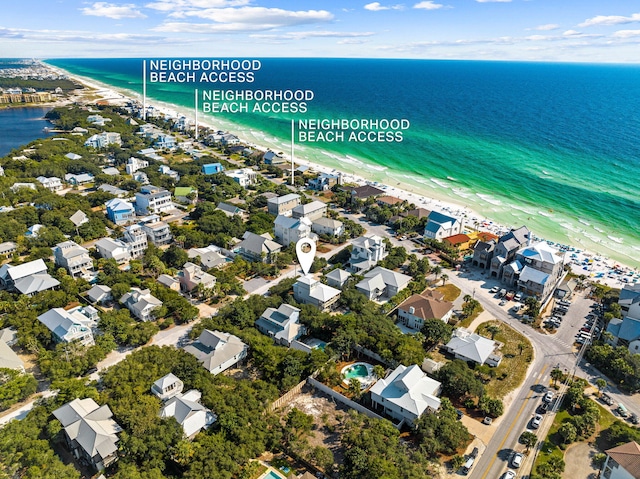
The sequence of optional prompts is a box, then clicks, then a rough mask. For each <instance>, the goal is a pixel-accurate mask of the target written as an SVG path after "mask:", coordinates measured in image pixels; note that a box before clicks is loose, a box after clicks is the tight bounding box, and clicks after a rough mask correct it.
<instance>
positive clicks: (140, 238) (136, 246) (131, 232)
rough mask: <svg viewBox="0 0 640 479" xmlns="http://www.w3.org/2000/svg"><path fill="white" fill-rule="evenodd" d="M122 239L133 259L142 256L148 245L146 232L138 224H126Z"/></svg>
mask: <svg viewBox="0 0 640 479" xmlns="http://www.w3.org/2000/svg"><path fill="white" fill-rule="evenodd" d="M122 240H123V241H124V242H125V243H126V244H127V247H128V248H129V252H130V253H131V258H133V259H135V258H139V257H140V256H143V255H144V252H145V251H147V247H148V246H149V244H148V240H147V234H146V233H145V232H144V230H143V229H142V227H141V226H140V225H131V226H127V227H126V228H125V229H124V238H122Z"/></svg>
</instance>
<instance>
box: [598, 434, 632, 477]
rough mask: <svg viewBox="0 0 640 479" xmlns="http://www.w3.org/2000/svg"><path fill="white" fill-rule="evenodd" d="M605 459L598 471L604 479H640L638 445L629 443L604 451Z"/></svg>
mask: <svg viewBox="0 0 640 479" xmlns="http://www.w3.org/2000/svg"><path fill="white" fill-rule="evenodd" d="M605 453H606V454H607V458H606V460H605V461H604V464H603V465H602V469H601V470H600V477H603V478H606V479H640V445H638V443H637V442H635V441H631V442H627V443H626V444H622V445H620V446H617V447H613V448H611V449H607V450H606V451H605Z"/></svg>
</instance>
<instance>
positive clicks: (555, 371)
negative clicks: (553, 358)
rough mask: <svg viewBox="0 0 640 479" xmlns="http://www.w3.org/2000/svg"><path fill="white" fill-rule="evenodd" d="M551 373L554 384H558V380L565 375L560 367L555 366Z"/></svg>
mask: <svg viewBox="0 0 640 479" xmlns="http://www.w3.org/2000/svg"><path fill="white" fill-rule="evenodd" d="M550 375H551V379H553V385H554V386H556V385H557V384H558V381H559V380H561V379H562V376H564V374H563V373H562V370H561V369H560V368H553V369H552V370H551V373H550Z"/></svg>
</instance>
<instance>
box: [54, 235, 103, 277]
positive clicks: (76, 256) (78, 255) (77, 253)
mask: <svg viewBox="0 0 640 479" xmlns="http://www.w3.org/2000/svg"><path fill="white" fill-rule="evenodd" d="M51 249H52V250H53V255H54V258H55V263H56V266H60V267H61V268H64V269H66V270H67V271H68V273H69V274H70V275H71V276H72V277H73V278H84V279H90V278H92V277H93V275H94V273H95V271H94V268H93V260H92V259H91V256H89V251H88V250H87V249H85V248H83V247H82V246H80V245H79V244H78V243H76V242H75V241H71V240H69V241H64V242H62V243H58V244H57V245H55V246H54V247H53V248H51Z"/></svg>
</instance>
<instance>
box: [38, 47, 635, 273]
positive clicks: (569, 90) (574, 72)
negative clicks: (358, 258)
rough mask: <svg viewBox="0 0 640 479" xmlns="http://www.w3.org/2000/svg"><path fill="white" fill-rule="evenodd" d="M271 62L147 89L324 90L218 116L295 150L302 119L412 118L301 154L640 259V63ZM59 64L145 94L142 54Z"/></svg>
mask: <svg viewBox="0 0 640 479" xmlns="http://www.w3.org/2000/svg"><path fill="white" fill-rule="evenodd" d="M260 61H261V68H260V70H259V71H257V72H255V82H253V83H241V84H238V83H236V84H229V83H227V84H211V83H209V84H195V83H162V84H160V83H154V84H148V86H147V96H148V98H149V99H152V100H151V101H152V102H153V101H157V102H162V103H166V104H173V105H176V107H177V108H180V109H181V111H187V109H191V111H193V110H192V109H193V104H194V94H193V92H194V89H195V88H199V89H234V90H237V89H251V90H260V89H291V90H296V89H301V90H311V91H312V92H313V94H314V98H313V100H312V101H310V102H308V110H307V112H306V113H304V114H300V113H298V114H273V113H269V114H267V113H245V114H216V115H215V116H214V117H213V116H212V117H210V118H208V119H207V120H206V121H207V122H209V123H212V124H214V125H216V126H219V127H220V128H221V129H225V130H229V131H232V132H235V133H237V134H239V135H240V136H241V138H243V139H246V140H247V141H249V142H251V143H256V144H258V145H263V146H266V147H270V148H272V149H273V150H274V151H276V152H278V151H284V152H288V151H289V145H290V136H291V120H292V119H294V120H296V121H297V120H298V119H315V118H317V119H324V118H327V119H394V118H404V119H407V120H409V122H410V127H409V129H408V130H406V131H404V132H403V140H402V141H401V142H362V143H357V142H346V141H345V142H314V143H306V144H297V145H296V157H298V158H305V159H308V160H310V161H313V162H316V163H319V164H323V165H326V166H329V167H331V168H336V169H340V170H341V171H346V172H350V173H356V174H358V175H361V176H364V177H366V178H368V179H370V180H372V181H378V182H381V183H386V184H390V185H393V186H397V185H399V186H401V187H402V188H404V189H406V190H409V191H413V192H415V193H420V194H424V195H426V196H430V197H434V198H437V199H443V200H446V201H450V202H454V203H457V204H459V205H461V206H468V207H469V208H471V209H472V210H474V211H475V212H477V213H479V214H480V215H483V218H482V219H484V218H487V219H490V220H493V221H495V222H497V223H500V224H504V225H507V226H513V227H517V226H521V225H522V224H526V225H527V226H528V227H529V228H530V229H531V230H532V231H533V232H534V234H535V235H537V236H539V237H542V238H545V239H548V240H551V241H554V242H558V243H561V244H572V245H574V246H575V247H577V248H580V249H587V250H590V251H594V252H597V253H600V254H603V255H605V256H608V257H610V258H613V259H616V260H618V261H620V262H622V263H625V264H628V265H631V266H634V267H639V266H640V239H639V237H638V231H640V194H639V193H638V184H637V177H638V171H640V154H639V151H640V147H639V146H638V145H640V66H637V65H610V64H607V65H600V64H598V65H596V64H562V63H527V62H484V61H483V62H480V61H436V60H433V61H431V60H428V61H425V60H386V59H385V60H380V59H306V58H305V59H276V58H265V59H260ZM47 63H50V64H51V65H54V66H56V67H59V68H62V69H64V70H67V71H68V72H70V73H72V74H74V75H78V76H84V77H88V78H91V79H92V80H95V81H97V82H100V83H104V84H106V85H109V86H111V87H114V88H116V89H119V90H123V91H126V92H127V93H129V94H131V93H134V94H137V95H138V97H139V96H140V95H141V93H142V60H140V59H64V60H48V61H47ZM199 115H200V117H201V118H202V116H203V113H202V112H201V113H199ZM427 207H428V206H427Z"/></svg>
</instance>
